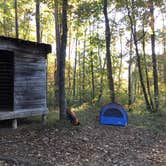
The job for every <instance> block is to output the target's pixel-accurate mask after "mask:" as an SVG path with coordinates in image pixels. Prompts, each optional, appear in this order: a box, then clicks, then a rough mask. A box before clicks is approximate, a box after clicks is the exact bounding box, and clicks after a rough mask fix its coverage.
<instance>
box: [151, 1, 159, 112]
mask: <svg viewBox="0 0 166 166" xmlns="http://www.w3.org/2000/svg"><path fill="white" fill-rule="evenodd" d="M150 13H151V22H150V24H151V29H152V32H153V33H152V35H151V47H152V65H153V80H154V102H155V112H158V111H159V89H158V73H157V59H156V52H155V31H154V6H153V1H152V2H151V6H150Z"/></svg>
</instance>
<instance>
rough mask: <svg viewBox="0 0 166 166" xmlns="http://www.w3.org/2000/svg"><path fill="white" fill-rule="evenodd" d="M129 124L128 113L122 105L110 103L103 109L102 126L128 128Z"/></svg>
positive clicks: (101, 114)
mask: <svg viewBox="0 0 166 166" xmlns="http://www.w3.org/2000/svg"><path fill="white" fill-rule="evenodd" d="M127 123H128V116H127V112H126V110H125V109H124V108H123V107H122V106H121V105H119V104H117V103H109V104H107V105H104V106H103V107H102V108H101V112H100V124H104V125H117V126H127Z"/></svg>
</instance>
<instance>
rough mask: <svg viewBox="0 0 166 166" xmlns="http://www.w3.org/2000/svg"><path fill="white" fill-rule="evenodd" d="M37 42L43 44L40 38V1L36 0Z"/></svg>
mask: <svg viewBox="0 0 166 166" xmlns="http://www.w3.org/2000/svg"><path fill="white" fill-rule="evenodd" d="M36 40H37V42H41V38H40V0H36Z"/></svg>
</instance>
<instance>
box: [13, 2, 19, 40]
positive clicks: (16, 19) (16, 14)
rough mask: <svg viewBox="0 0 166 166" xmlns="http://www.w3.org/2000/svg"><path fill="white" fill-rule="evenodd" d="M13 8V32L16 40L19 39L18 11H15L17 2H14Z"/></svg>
mask: <svg viewBox="0 0 166 166" xmlns="http://www.w3.org/2000/svg"><path fill="white" fill-rule="evenodd" d="M14 8H15V30H16V38H17V39H18V38H19V32H18V31H19V30H18V10H17V0H15V1H14Z"/></svg>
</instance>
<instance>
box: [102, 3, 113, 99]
mask: <svg viewBox="0 0 166 166" xmlns="http://www.w3.org/2000/svg"><path fill="white" fill-rule="evenodd" d="M107 3H108V2H107V0H104V8H103V13H104V17H105V39H106V59H107V70H108V79H109V88H110V97H111V101H112V102H115V90H114V80H113V76H112V60H111V53H110V40H111V33H110V26H109V19H108V12H107V5H108V4H107Z"/></svg>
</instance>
